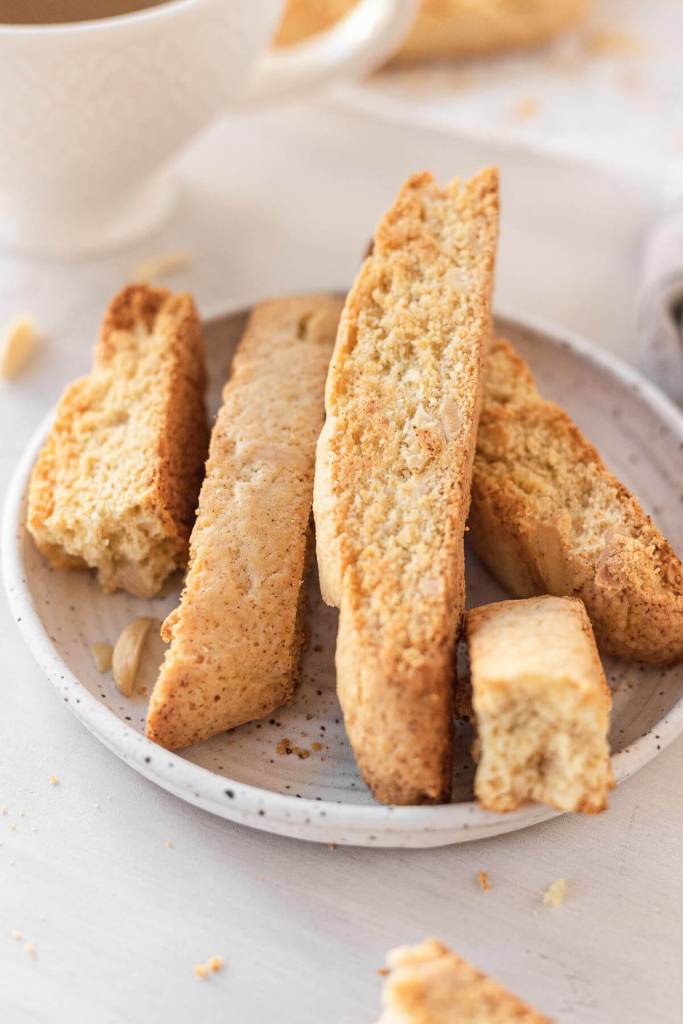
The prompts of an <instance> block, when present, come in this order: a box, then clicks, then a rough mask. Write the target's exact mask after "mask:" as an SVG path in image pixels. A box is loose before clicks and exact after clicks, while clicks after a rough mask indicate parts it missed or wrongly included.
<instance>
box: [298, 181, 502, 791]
mask: <svg viewBox="0 0 683 1024" xmlns="http://www.w3.org/2000/svg"><path fill="white" fill-rule="evenodd" d="M497 225H498V177H497V172H496V171H495V170H486V171H483V172H482V173H481V174H479V175H477V176H476V177H474V178H472V179H471V180H470V181H466V182H460V181H457V180H456V181H454V182H452V183H451V184H450V185H448V186H447V187H446V188H439V187H438V186H437V185H436V183H435V182H434V180H433V178H432V176H431V175H430V174H418V175H415V176H414V177H412V178H410V179H409V180H408V182H407V183H406V184H405V185H404V187H403V188H402V190H401V192H400V193H399V196H398V198H397V200H396V203H395V205H394V206H393V208H392V209H391V210H390V211H389V213H388V214H387V215H386V216H385V218H384V220H383V221H382V222H381V224H380V226H379V228H378V230H377V233H376V235H375V239H374V248H373V252H372V254H371V255H370V256H369V257H368V258H367V259H366V261H365V263H364V264H363V267H362V269H361V271H360V273H359V275H358V277H357V279H356V282H355V284H354V286H353V288H352V289H351V292H350V293H349V295H348V298H347V300H346V304H345V307H344V313H343V315H342V320H341V323H340V327H339V333H338V335H337V343H336V346H335V351H334V356H333V358H332V363H331V366H330V372H329V375H328V378H327V389H326V411H327V420H326V423H325V427H324V429H323V431H322V433H321V436H320V441H319V443H318V455H317V463H316V484H315V499H314V510H315V522H316V532H317V546H318V565H319V568H320V577H321V586H322V590H323V596H324V598H325V600H326V601H327V602H328V604H335V605H337V606H338V607H339V608H340V621H339V637H338V641H337V658H336V664H337V687H338V692H339V698H340V700H341V704H342V708H343V711H344V718H345V722H346V728H347V732H348V735H349V738H350V741H351V745H352V747H353V750H354V753H355V756H356V759H357V761H358V765H359V767H360V770H361V772H362V774H363V776H364V778H365V779H366V781H367V782H368V784H369V785H370V786H371V788H372V790H373V793H374V795H375V796H376V797H377V799H379V800H383V801H385V802H387V803H401V804H411V803H423V802H429V801H441V800H445V799H447V797H448V795H449V790H450V774H451V712H452V692H451V691H452V683H453V677H454V646H455V642H456V638H457V634H458V630H459V627H460V621H461V617H462V610H463V603H464V571H463V531H464V526H465V518H466V516H467V510H468V507H469V495H470V478H471V471H472V457H473V454H474V443H475V435H476V428H477V419H478V416H479V404H480V397H481V395H480V392H481V385H480V378H481V351H482V345H483V343H484V342H485V340H487V338H488V333H489V318H490V294H491V286H492V279H493V265H494V258H495V250H496V238H497Z"/></svg>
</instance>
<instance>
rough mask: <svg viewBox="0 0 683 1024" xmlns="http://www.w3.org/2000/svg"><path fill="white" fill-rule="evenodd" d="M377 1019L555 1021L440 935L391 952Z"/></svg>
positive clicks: (485, 1023)
mask: <svg viewBox="0 0 683 1024" xmlns="http://www.w3.org/2000/svg"><path fill="white" fill-rule="evenodd" d="M387 966H388V968H389V972H388V977H387V979H386V981H385V982H384V987H383V990H382V1015H381V1017H380V1018H379V1020H378V1022H377V1024H552V1021H551V1020H550V1018H549V1017H544V1016H543V1015H542V1014H540V1013H537V1011H536V1010H533V1009H532V1008H531V1007H530V1006H528V1005H527V1004H526V1003H524V1002H522V1000H521V999H519V998H518V997H517V996H516V995H514V994H513V993H512V992H510V991H509V990H508V989H506V988H503V986H502V985H500V984H499V983H498V982H497V981H494V980H493V978H489V977H488V976H487V975H486V974H483V973H482V972H481V971H478V970H477V969H476V967H472V965H471V964H469V963H468V962H467V961H466V960H463V959H462V957H460V956H458V954H457V953H454V952H453V951H452V950H450V949H449V948H448V946H445V945H444V944H443V943H442V942H439V941H438V940H437V939H425V941H424V942H421V943H419V945H417V946H399V947H398V948H397V949H393V950H391V951H390V952H389V953H388V954H387Z"/></svg>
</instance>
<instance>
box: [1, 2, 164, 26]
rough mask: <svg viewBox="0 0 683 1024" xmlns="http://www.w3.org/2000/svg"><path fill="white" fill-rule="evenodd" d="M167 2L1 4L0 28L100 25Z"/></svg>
mask: <svg viewBox="0 0 683 1024" xmlns="http://www.w3.org/2000/svg"><path fill="white" fill-rule="evenodd" d="M163 3H166V0H0V24H3V23H4V24H5V25H56V24H60V23H62V22H70V21H71V22H73V21H96V20H98V19H99V18H114V17H116V15H117V14H130V12H131V11H143V10H145V8H146V7H160V6H161V4H163Z"/></svg>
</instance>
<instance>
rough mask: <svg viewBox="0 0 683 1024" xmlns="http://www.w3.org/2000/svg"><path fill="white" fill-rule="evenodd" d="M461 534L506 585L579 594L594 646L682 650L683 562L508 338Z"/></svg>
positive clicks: (520, 592) (488, 394) (651, 656)
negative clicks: (543, 390) (547, 396)
mask: <svg viewBox="0 0 683 1024" xmlns="http://www.w3.org/2000/svg"><path fill="white" fill-rule="evenodd" d="M468 538H469V540H470V541H471V543H472V544H473V546H474V549H475V551H476V552H477V554H478V555H479V557H480V558H481V559H482V561H484V562H485V564H486V565H487V566H488V568H489V569H490V570H491V572H492V573H493V574H494V575H495V576H496V577H497V578H498V579H499V580H500V582H501V583H502V584H503V586H505V587H506V588H507V589H508V591H509V592H510V593H511V594H514V595H515V596H517V597H530V596H532V595H534V594H546V593H548V594H555V595H557V596H564V595H568V596H572V595H573V596H576V597H580V598H581V599H582V600H583V602H584V604H585V605H586V610H587V611H588V615H589V617H590V619H591V622H592V624H593V629H594V630H595V634H596V637H597V639H598V643H599V644H600V647H601V648H602V649H603V650H604V651H606V652H609V653H612V654H616V655H619V656H622V657H624V658H633V659H636V660H640V661H645V662H651V663H653V664H662V665H665V664H668V663H670V662H673V661H675V660H676V659H678V658H681V657H682V656H683V571H682V569H681V563H680V561H679V559H678V558H677V557H676V555H675V554H674V552H673V551H672V549H671V547H670V546H669V544H668V543H667V542H666V540H664V538H663V537H662V535H661V533H660V532H659V530H658V529H657V528H656V526H655V525H654V524H653V522H652V520H651V519H650V518H649V517H648V516H646V515H645V513H644V512H643V510H642V508H641V507H640V505H639V503H638V501H637V500H636V499H635V498H634V497H633V495H632V494H631V493H630V492H629V491H628V490H627V488H626V487H624V485H623V484H621V483H619V481H618V480H617V479H616V478H615V477H614V476H613V475H612V474H611V473H610V472H609V471H608V470H607V469H606V468H605V465H604V464H603V462H602V460H601V458H600V456H599V455H598V453H597V451H596V450H595V448H594V447H593V446H592V445H591V444H589V443H588V441H587V440H586V439H585V438H584V436H583V435H582V434H581V432H580V430H579V429H578V428H577V427H576V425H575V424H574V423H573V421H572V420H571V419H570V417H569V416H568V415H567V414H566V413H565V412H564V411H563V410H562V409H560V408H559V407H558V406H557V405H555V404H554V403H552V402H546V401H544V399H543V398H542V397H541V395H540V394H539V393H538V391H537V389H536V386H535V384H534V380H533V377H532V376H531V373H530V371H529V368H528V367H527V366H526V364H525V363H524V362H523V360H522V359H520V357H519V356H518V355H517V353H516V352H515V351H514V349H513V348H512V346H511V345H510V344H509V343H508V342H506V341H503V340H500V339H499V340H497V341H496V342H495V343H494V344H493V346H492V348H491V350H490V353H489V355H488V358H487V361H486V373H485V393H484V406H483V409H482V414H481V420H480V424H479V433H478V437H477V453H476V457H475V462H474V476H473V480H472V507H471V511H470V520H469V533H468Z"/></svg>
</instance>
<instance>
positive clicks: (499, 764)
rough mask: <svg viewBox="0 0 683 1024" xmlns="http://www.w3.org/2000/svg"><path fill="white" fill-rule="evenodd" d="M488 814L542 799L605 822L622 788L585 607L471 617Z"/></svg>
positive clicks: (482, 794)
mask: <svg viewBox="0 0 683 1024" xmlns="http://www.w3.org/2000/svg"><path fill="white" fill-rule="evenodd" d="M466 633H467V644H468V648H469V658H470V679H471V686H472V707H473V709H474V715H475V720H476V728H477V740H476V749H477V759H478V764H477V773H476V777H475V783H474V791H475V795H476V797H477V799H478V800H479V803H480V804H481V805H482V807H485V808H487V809H488V810H492V811H513V810H515V809H516V808H517V807H520V806H521V805H522V804H524V803H526V801H527V800H537V801H539V803H545V804H549V805H550V806H551V807H554V808H555V809H556V810H558V811H583V812H584V813H586V814H596V813H597V812H598V811H602V810H604V809H605V807H606V806H607V794H608V791H609V789H610V788H611V786H612V785H613V779H612V769H611V765H610V757H609V744H608V740H607V732H608V729H609V713H610V709H611V706H612V698H611V695H610V691H609V688H608V686H607V680H606V679H605V673H604V672H603V669H602V665H601V663H600V658H599V656H598V651H597V647H596V645H595V638H594V636H593V630H592V629H591V624H590V620H589V618H588V616H587V614H586V609H585V608H584V605H583V603H582V602H581V601H579V600H577V598H572V597H532V598H529V599H527V600H523V601H499V602H498V603H496V604H488V605H483V606H482V607H480V608H473V609H470V611H468V612H467V617H466Z"/></svg>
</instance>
